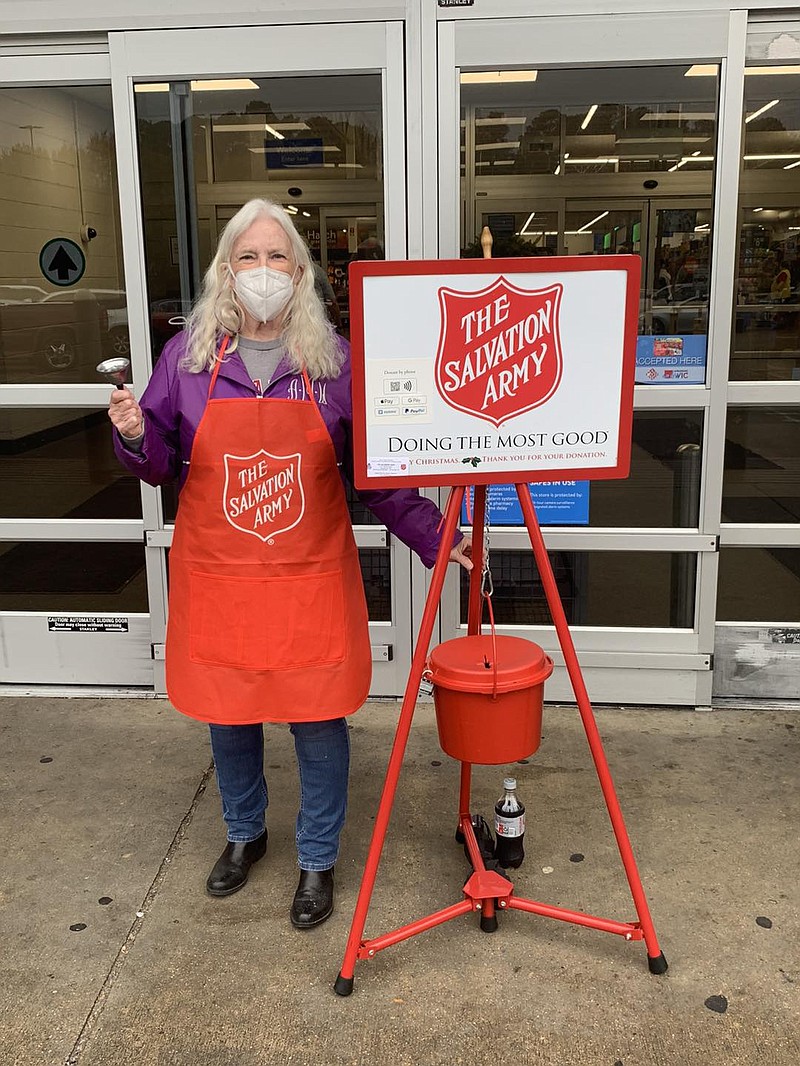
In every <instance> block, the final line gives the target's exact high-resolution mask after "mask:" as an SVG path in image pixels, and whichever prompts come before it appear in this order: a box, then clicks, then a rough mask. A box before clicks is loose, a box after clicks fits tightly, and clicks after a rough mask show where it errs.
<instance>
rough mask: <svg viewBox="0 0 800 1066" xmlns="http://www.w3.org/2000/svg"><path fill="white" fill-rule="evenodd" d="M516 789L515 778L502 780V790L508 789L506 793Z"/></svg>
mask: <svg viewBox="0 0 800 1066" xmlns="http://www.w3.org/2000/svg"><path fill="white" fill-rule="evenodd" d="M516 787H517V779H516V777H504V778H503V788H505V789H508V791H509V792H510V791H511V790H512V789H515V788H516Z"/></svg>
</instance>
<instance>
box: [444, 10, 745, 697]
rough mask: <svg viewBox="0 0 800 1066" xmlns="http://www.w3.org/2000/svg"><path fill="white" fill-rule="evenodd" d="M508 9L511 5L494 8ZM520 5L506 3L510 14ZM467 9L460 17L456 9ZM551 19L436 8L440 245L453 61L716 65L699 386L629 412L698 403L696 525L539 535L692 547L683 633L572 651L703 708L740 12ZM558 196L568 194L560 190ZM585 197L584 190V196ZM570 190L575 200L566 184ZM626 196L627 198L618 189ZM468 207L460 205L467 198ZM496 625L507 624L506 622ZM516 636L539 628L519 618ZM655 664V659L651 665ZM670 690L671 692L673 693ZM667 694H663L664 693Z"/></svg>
mask: <svg viewBox="0 0 800 1066" xmlns="http://www.w3.org/2000/svg"><path fill="white" fill-rule="evenodd" d="M501 7H502V9H503V10H506V9H508V10H509V13H512V12H511V8H513V7H514V5H507V4H505V5H501ZM517 13H519V14H523V13H525V14H527V11H525V12H523V11H522V10H519V9H517V10H514V11H513V14H517ZM462 14H465V16H466V17H461V16H462ZM552 14H553V15H554V17H552V18H546V19H545V18H541V17H538V18H530V17H528V18H516V17H511V18H502V17H498V18H495V19H492V20H486V19H483V20H477V19H476V18H475V16H474V13H473V12H472V11H471V10H469V9H468V10H467V11H466V12H461V11H459V19H458V20H457V21H456V20H455V19H454V18H453V16H452V14H451V13H449V12H441V11H440V12H439V21H438V26H437V29H438V41H437V46H438V47H437V55H438V64H439V67H438V91H439V116H438V117H439V138H438V139H439V158H440V175H439V181H438V203H439V215H440V225H439V254H440V255H442V256H444V257H448V256H452V255H453V254H457V249H458V248H459V246H460V217H459V216H460V212H459V204H460V195H461V185H462V179H461V178H460V173H459V139H458V131H459V118H460V91H459V89H460V86H459V76H460V73H461V70H462V69H468V68H473V69H499V68H501V67H514V66H516V67H522V68H536V69H542V68H548V67H550V68H552V67H560V68H563V67H581V66H606V65H621V64H623V63H624V64H635V65H642V64H646V63H649V62H651V63H658V64H663V65H669V64H680V63H684V62H703V61H705V62H716V63H719V64H720V78H719V106H718V121H717V129H716V153H715V154H716V156H717V171H716V175H715V179H716V181H715V190H714V196H713V204H712V207H713V212H714V214H713V217H714V229H713V234H712V246H711V264H712V279H711V286H712V288H711V292H710V314H709V330H708V351H709V358H708V369H707V380H706V383H705V385H703V386H695V387H693V386H686V387H675V388H674V389H670V388H668V387H665V386H648V385H637V386H636V388H635V395H634V404H635V408H636V409H648V410H658V409H662V410H666V411H669V410H676V409H677V410H679V409H686V408H687V407H691V408H702V409H703V410H704V412H705V418H704V449H703V474H702V482H701V511H700V527H699V529H698V530H696V531H694V532H692V531H685V532H684V531H677V530H655V529H642V530H622V529H608V530H597V529H594V528H593V529H591V530H586V529H581V530H552V529H548V530H547V531H546V532H545V542H546V543H547V544H548V545H549V546H553V547H554V546H556V545H558V546H559V547H562V548H564V549H572V550H578V551H580V550H607V551H645V552H646V551H655V550H659V547H657V545H658V546H660V550H664V548H665V547H668V548H671V549H672V550H677V551H685V552H692V553H696V558H697V581H696V612H695V625H694V629H693V630H692V631H683V630H672V629H665V630H614V629H609V628H602V629H599V628H598V629H592V630H585V629H582V628H581V627H576V631H575V638H576V645H577V646H578V648H579V650H580V649H581V648H583V649H586V650H589V649H591V650H596V651H599V650H602V649H605V650H606V652H613V653H614V657H615V659H616V658H618V656H619V655H620V654H625V653H626V652H627V651H628V650H629V649H632V648H635V649H637V650H639V651H643V650H645V649H647V650H649V651H652V652H653V653H656V654H658V655H660V656H662V657H663V658H662V663H663V664H664V666H665V667H666V669H667V670H668V671H671V670H675V671H676V672H677V673H680V674H681V675H682V681H681V684H680V685H679V686H678V687H679V688H680V692H681V693H683V694H684V695H685V693H686V691H687V690H693V697H692V698H691V700H690V701H689V702H693V703H696V704H698V705H706V704H708V703H709V702H710V699H711V685H712V673H711V670H710V656H711V653H712V651H713V646H714V616H715V607H716V581H717V572H718V545H719V539H718V538H719V533H720V505H721V460H722V451H723V448H724V426H725V409H726V406H725V405H726V401H727V395H728V385H727V371H728V357H729V350H730V330H731V321H732V314H733V264H734V261H735V252H736V247H737V240H738V232H737V213H738V204H737V200H738V186H739V167H740V151H741V148H740V145H741V127H742V122H743V119H742V108H743V94H744V54H745V36H746V27H747V13H746V12H744V11H733V12H728V11H718V12H708V11H706V12H689V11H687V12H686V14H685V17H683V18H681V19H679V20H676V19H675V18H674V15H673V14H666V13H656V12H653V13H650V14H648V13H644V12H639V13H630V14H625V13H623V14H620V15H618V16H615V18H614V20H613V21H612V20H609V19H608V17H607V16H598V15H597V14H595V13H592V14H590V13H587V14H586V15H583V14H581V15H576V14H570V15H569V16H568V17H564V16H562V17H557V15H556V13H555V12H553V13H552ZM565 196H566V192H565ZM592 198H593V197H592V196H591V195H589V196H587V197H585V199H587V200H588V199H592ZM569 199H570V200H571V201H576V202H577V201H578V200H579V199H581V197H579V196H576V195H575V193H574V192H573V191H572V190H570V195H569ZM621 199H625V197H624V196H623V197H621ZM467 210H468V211H469V210H470V205H469V204H468V205H467ZM515 536H516V540H517V545H518V546H519V547H520V548H524V544H525V533H524V530H523V531H521V532H517V533H516V535H515V534H509V533H506V532H501V531H499V530H492V534H491V537H492V544H493V545H496V546H498V547H499V546H500V545H502V544H505V543H506V541H508V546H509V547H510V546H511V543H512V542H513V540H514V537H515ZM445 589H446V596H447V602H446V603H444V602H443V606H442V614H443V623H442V627H443V633H445V634H446V635H453V634H455V633H456V632H458V631H459V630H460V620H459V612H458V599H457V596H458V593H457V587H456V585H455V582H453V581H451V582H449V584H448V585H446V586H445ZM504 631H509V632H510V631H511V629H506V628H505V627H504ZM525 632H526V633H530V634H531V635H534V634H536V633H537V630H536V629H535V627H534V628H533V629H529V628H528V627H526V629H525ZM548 634H552V630H549V629H547V628H544V629H541V630H540V631H539V636H541V638H542V641H543V642H544V643H545V646H550V647H552V636H550V639H548ZM687 654H688V655H690V656H694V660H693V662H694V664H695V665H694V668H692V667H691V666H690V667H689V670H690V672H691V671H692V669H694V673H693V681H692V682H690V683H688V685H687V683H686V676H685V671H686V669H687V661H686V659H685V658H682V656H685V655H687ZM654 669H655V667H654ZM676 695H677V689H676V690H675V692H673V693H672V696H673V697H676ZM665 698H669V693H666V694H665Z"/></svg>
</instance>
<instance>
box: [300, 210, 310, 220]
mask: <svg viewBox="0 0 800 1066" xmlns="http://www.w3.org/2000/svg"><path fill="white" fill-rule="evenodd" d="M302 214H303V218H311V212H310V211H303V212H302Z"/></svg>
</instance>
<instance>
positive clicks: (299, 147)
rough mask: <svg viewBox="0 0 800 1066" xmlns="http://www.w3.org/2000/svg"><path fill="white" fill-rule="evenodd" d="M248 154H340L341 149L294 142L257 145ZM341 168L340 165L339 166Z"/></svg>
mask: <svg viewBox="0 0 800 1066" xmlns="http://www.w3.org/2000/svg"><path fill="white" fill-rule="evenodd" d="M281 140H282V141H286V138H285V137H281ZM247 150H248V152H252V153H253V154H254V155H258V153H263V152H269V153H270V154H273V153H275V152H285V153H288V154H290V155H291V154H293V153H295V152H341V148H339V147H338V145H335V144H298V143H297V142H296V141H286V143H285V144H270V145H269V146H267V145H259V146H258V148H248V149H247ZM325 165H326V166H334V164H333V163H330V164H328V163H326V164H325ZM339 165H340V166H341V164H339ZM360 165H361V164H360V163H354V164H353V166H360Z"/></svg>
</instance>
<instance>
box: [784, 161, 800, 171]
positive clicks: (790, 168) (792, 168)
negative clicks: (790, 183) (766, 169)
mask: <svg viewBox="0 0 800 1066" xmlns="http://www.w3.org/2000/svg"><path fill="white" fill-rule="evenodd" d="M795 167H800V159H798V160H797V161H796V162H795V163H790V164H789V165H788V166H786V167H784V168H783V169H784V170H794V168H795Z"/></svg>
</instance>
